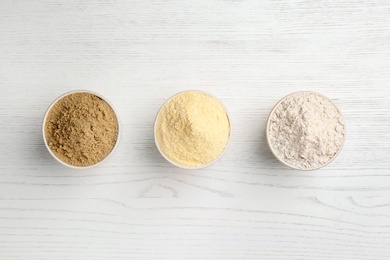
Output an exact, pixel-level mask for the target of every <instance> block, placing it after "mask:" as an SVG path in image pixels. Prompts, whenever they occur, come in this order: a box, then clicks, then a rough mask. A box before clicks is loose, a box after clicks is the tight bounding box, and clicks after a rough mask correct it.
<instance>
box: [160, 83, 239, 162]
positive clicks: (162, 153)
mask: <svg viewBox="0 0 390 260" xmlns="http://www.w3.org/2000/svg"><path fill="white" fill-rule="evenodd" d="M187 92H199V93H202V94H205V95H207V96H210V97H211V98H213V99H215V100H216V101H218V103H219V104H221V105H222V107H223V108H224V110H225V112H226V115H227V118H228V121H229V126H230V134H229V140H228V142H227V144H226V147H225V149H224V150H223V152H222V153H221V154H220V155H219V156H218V157H217V158H215V159H214V160H213V161H212V162H210V163H208V164H204V165H200V166H196V167H190V166H186V165H183V164H180V163H177V162H175V161H173V160H172V159H170V158H169V157H168V156H166V155H165V154H164V152H163V151H162V149H161V147H160V145H159V143H158V140H157V123H158V118H159V117H160V114H161V111H162V109H163V108H164V107H165V105H167V104H168V103H169V102H170V101H171V100H172V99H174V98H175V97H177V96H180V95H182V94H185V93H187ZM231 139H232V124H231V120H230V114H229V112H228V110H227V109H226V107H225V105H224V104H223V103H222V102H221V101H219V99H218V98H216V97H215V96H213V95H212V94H210V93H207V92H205V91H200V90H185V91H182V92H179V93H177V94H175V95H173V96H172V97H170V98H169V99H168V100H166V101H165V102H164V104H163V105H162V106H161V108H160V109H159V111H158V113H157V116H156V119H155V121H154V142H155V144H156V146H157V149H158V151H159V152H160V154H161V155H162V156H163V157H164V158H165V159H166V160H167V161H168V162H170V163H171V164H172V165H174V166H176V167H179V168H182V169H187V170H195V169H202V168H206V167H208V166H210V165H212V164H214V163H216V162H217V161H218V160H219V159H221V157H222V156H223V155H224V154H225V152H226V151H227V149H228V147H229V144H230V140H231Z"/></svg>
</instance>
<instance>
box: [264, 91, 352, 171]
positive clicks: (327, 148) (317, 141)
mask: <svg viewBox="0 0 390 260" xmlns="http://www.w3.org/2000/svg"><path fill="white" fill-rule="evenodd" d="M344 137H345V123H344V119H343V117H342V115H341V114H340V112H339V111H338V109H337V108H336V106H335V105H334V104H333V103H332V102H331V101H330V100H328V99H327V98H325V97H323V96H321V95H319V94H316V93H312V92H297V93H294V94H291V95H289V96H287V97H286V98H285V99H284V100H282V101H281V102H280V103H279V104H278V105H277V107H276V108H275V110H274V112H273V113H272V115H271V116H270V121H269V126H268V141H269V142H270V146H271V147H272V148H273V150H274V153H276V156H277V157H279V158H280V159H281V160H283V161H284V162H285V163H286V164H288V165H290V166H292V167H295V168H298V169H307V170H309V169H315V168H319V167H321V166H323V165H324V164H326V163H328V162H329V161H330V160H332V159H333V158H334V157H335V156H336V155H337V153H338V152H339V150H340V149H341V148H342V145H343V143H344Z"/></svg>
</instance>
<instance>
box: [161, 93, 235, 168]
mask: <svg viewBox="0 0 390 260" xmlns="http://www.w3.org/2000/svg"><path fill="white" fill-rule="evenodd" d="M156 137H157V143H158V146H159V148H160V150H161V151H162V152H163V153H164V155H165V156H166V157H168V158H169V159H170V160H172V161H174V162H176V163H178V164H180V165H183V166H187V167H199V166H203V165H206V164H209V163H211V162H212V161H214V160H215V159H217V158H218V157H219V156H220V155H221V154H222V152H223V151H224V150H225V148H226V146H227V144H228V141H229V138H230V122H229V118H228V115H227V114H226V111H225V109H224V107H223V106H222V105H221V104H220V103H219V102H218V101H217V100H216V99H214V98H212V97H211V96H209V95H207V94H203V93H201V92H198V91H188V92H184V93H182V94H179V95H178V96H176V97H174V98H173V99H172V100H170V101H169V102H168V103H167V104H166V105H165V106H164V107H163V108H162V110H161V112H160V114H159V116H158V118H157V124H156Z"/></svg>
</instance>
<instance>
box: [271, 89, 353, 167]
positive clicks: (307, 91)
mask: <svg viewBox="0 0 390 260" xmlns="http://www.w3.org/2000/svg"><path fill="white" fill-rule="evenodd" d="M301 93H309V94H315V95H317V96H320V97H322V98H324V99H326V100H328V101H329V102H330V103H331V104H332V105H333V106H334V107H335V108H336V110H337V111H338V112H339V114H340V116H341V118H342V119H343V121H344V137H343V140H342V143H341V146H340V148H339V149H338V151H337V152H336V153H335V154H334V155H333V157H332V158H331V159H330V160H329V161H327V162H326V163H325V164H322V165H320V166H318V167H315V168H308V169H302V168H299V167H296V166H293V165H290V164H288V163H286V162H285V161H284V160H283V159H282V158H280V157H279V156H278V154H277V153H276V151H275V149H274V148H273V147H272V145H271V141H270V136H269V125H270V121H271V116H272V115H273V113H274V112H275V110H276V108H277V107H278V106H279V104H280V103H282V102H283V101H284V100H285V99H287V98H288V97H290V96H293V95H296V94H301ZM266 136H267V143H268V147H269V149H270V150H271V152H272V154H273V155H274V156H275V158H276V159H277V160H278V161H279V162H281V163H282V164H284V165H286V166H288V167H290V168H292V169H295V170H300V171H314V170H318V169H321V168H323V167H325V166H327V165H328V164H330V163H331V162H332V161H333V160H334V159H336V157H337V156H338V155H339V154H340V152H341V150H343V147H344V144H345V140H346V137H347V128H346V123H345V118H344V116H343V114H342V113H341V110H340V108H339V107H338V106H337V105H336V104H335V103H334V102H333V100H332V99H330V98H329V97H327V96H325V95H324V94H321V93H319V92H316V91H311V90H301V91H296V92H293V93H290V94H288V95H286V96H284V97H282V98H281V99H280V100H279V101H278V102H277V103H276V104H275V105H274V106H273V108H272V110H271V112H270V113H269V115H268V119H267V125H266Z"/></svg>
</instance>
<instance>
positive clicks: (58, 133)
mask: <svg viewBox="0 0 390 260" xmlns="http://www.w3.org/2000/svg"><path fill="white" fill-rule="evenodd" d="M45 128H46V140H47V143H48V144H49V147H50V149H51V150H52V151H53V153H54V154H55V155H56V156H57V157H58V158H59V159H60V160H61V161H63V162H65V163H67V164H70V165H73V166H80V167H85V166H91V165H94V164H96V163H98V162H100V161H102V160H103V159H104V158H106V157H107V156H108V154H109V153H110V152H111V151H112V149H113V148H114V146H115V144H116V141H117V138H118V120H117V118H116V115H115V113H114V111H113V110H112V108H111V107H110V106H109V105H108V104H107V102H105V101H104V100H102V99H101V98H99V97H97V96H96V95H93V94H89V93H74V94H70V95H68V96H65V97H64V98H62V99H60V100H59V101H58V102H57V103H56V104H55V105H54V106H53V107H52V108H51V110H50V112H49V114H48V117H47V120H46V126H45Z"/></svg>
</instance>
